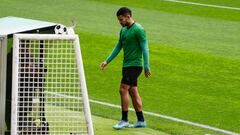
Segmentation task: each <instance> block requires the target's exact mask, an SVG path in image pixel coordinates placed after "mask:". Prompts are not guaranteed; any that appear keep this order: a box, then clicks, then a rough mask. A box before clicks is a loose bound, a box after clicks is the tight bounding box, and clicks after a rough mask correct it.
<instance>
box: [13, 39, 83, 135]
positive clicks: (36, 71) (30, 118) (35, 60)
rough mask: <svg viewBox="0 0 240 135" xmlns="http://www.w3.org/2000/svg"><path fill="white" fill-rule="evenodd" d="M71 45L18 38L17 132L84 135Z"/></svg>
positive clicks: (78, 84) (74, 58)
mask: <svg viewBox="0 0 240 135" xmlns="http://www.w3.org/2000/svg"><path fill="white" fill-rule="evenodd" d="M74 45H75V44H74V40H71V39H68V40H66V39H61V40H59V39H58V40H29V39H21V40H19V59H18V62H19V63H18V94H17V133H18V134H24V135H32V134H39V135H44V134H53V135H69V134H73V135H74V134H75V135H79V134H87V124H86V119H85V116H84V112H83V101H82V100H81V99H82V98H81V97H82V93H81V88H80V81H79V73H78V68H77V67H78V66H77V62H76V57H75V47H74ZM49 93H55V94H49ZM57 94H60V95H64V96H56V95H57ZM66 97H67V98H66ZM70 97H74V98H70Z"/></svg>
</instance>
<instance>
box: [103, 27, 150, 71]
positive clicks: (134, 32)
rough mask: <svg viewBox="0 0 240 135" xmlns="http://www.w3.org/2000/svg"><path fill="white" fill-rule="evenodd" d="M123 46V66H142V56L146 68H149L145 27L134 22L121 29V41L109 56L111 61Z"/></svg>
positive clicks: (108, 59)
mask: <svg viewBox="0 0 240 135" xmlns="http://www.w3.org/2000/svg"><path fill="white" fill-rule="evenodd" d="M122 48H123V51H124V59H123V67H130V66H142V65H143V64H142V56H143V57H144V69H145V71H146V70H149V64H148V63H149V62H148V61H149V54H148V43H147V38H146V33H145V30H144V28H143V27H142V26H141V25H140V24H138V23H134V24H132V25H131V26H130V27H123V28H122V29H121V31H120V38H119V42H118V43H117V45H116V46H115V48H114V50H113V51H112V53H111V55H110V56H109V57H108V58H107V60H106V61H107V63H109V62H110V61H111V60H112V59H113V58H114V57H115V56H116V55H117V54H118V53H119V51H120V50H121V49H122Z"/></svg>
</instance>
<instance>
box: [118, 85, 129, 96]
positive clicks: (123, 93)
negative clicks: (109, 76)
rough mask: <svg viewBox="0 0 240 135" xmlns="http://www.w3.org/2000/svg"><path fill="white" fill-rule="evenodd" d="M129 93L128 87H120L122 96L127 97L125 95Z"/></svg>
mask: <svg viewBox="0 0 240 135" xmlns="http://www.w3.org/2000/svg"><path fill="white" fill-rule="evenodd" d="M127 92H128V89H127V87H125V86H123V85H121V86H120V89H119V93H120V95H125V94H127Z"/></svg>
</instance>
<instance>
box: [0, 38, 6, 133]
mask: <svg viewBox="0 0 240 135" xmlns="http://www.w3.org/2000/svg"><path fill="white" fill-rule="evenodd" d="M6 67H7V36H1V35H0V80H1V81H0V106H1V110H0V134H2V135H4V125H5V100H6Z"/></svg>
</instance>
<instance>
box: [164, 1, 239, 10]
mask: <svg viewBox="0 0 240 135" xmlns="http://www.w3.org/2000/svg"><path fill="white" fill-rule="evenodd" d="M163 1H168V2H177V3H183V4H189V5H198V6H204V7H214V8H224V9H230V10H240V8H237V7H229V6H219V5H213V4H203V3H197V2H188V1H180V0H163Z"/></svg>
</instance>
